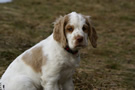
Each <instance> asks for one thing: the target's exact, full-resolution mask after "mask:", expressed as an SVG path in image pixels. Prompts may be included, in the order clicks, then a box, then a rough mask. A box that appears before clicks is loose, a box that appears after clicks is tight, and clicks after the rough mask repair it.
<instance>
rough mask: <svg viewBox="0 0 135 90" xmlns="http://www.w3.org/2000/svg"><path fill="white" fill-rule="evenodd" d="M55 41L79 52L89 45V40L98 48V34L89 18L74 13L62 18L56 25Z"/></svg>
mask: <svg viewBox="0 0 135 90" xmlns="http://www.w3.org/2000/svg"><path fill="white" fill-rule="evenodd" d="M53 37H54V39H55V40H56V41H57V42H59V43H60V44H61V46H62V47H63V48H65V47H66V46H68V47H69V48H70V49H71V50H79V49H80V48H83V47H85V46H87V45H88V38H89V40H90V42H91V44H92V46H93V47H94V48H96V46H97V33H96V31H95V29H94V27H93V26H92V25H91V22H90V18H89V16H84V15H81V14H78V13H76V12H72V13H70V14H68V15H65V16H64V17H62V16H61V17H60V18H58V19H57V20H56V22H55V23H54V32H53Z"/></svg>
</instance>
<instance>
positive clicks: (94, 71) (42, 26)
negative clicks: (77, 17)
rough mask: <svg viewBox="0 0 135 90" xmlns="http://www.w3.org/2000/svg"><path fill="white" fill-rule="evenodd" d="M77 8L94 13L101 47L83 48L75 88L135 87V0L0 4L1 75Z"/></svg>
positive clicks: (124, 89)
mask: <svg viewBox="0 0 135 90" xmlns="http://www.w3.org/2000/svg"><path fill="white" fill-rule="evenodd" d="M72 11H76V12H78V13H82V14H85V15H90V16H91V19H92V23H93V25H94V26H95V28H96V30H97V33H98V47H97V48H92V46H91V44H89V46H88V47H87V48H85V49H83V50H82V53H81V63H80V67H79V68H78V69H77V71H76V73H75V75H74V83H75V90H135V33H134V32H135V0H14V1H13V2H11V3H6V4H0V76H1V75H2V74H3V73H4V71H5V69H6V68H7V66H8V65H9V64H10V63H11V62H12V61H13V60H14V59H15V58H16V57H17V56H18V55H19V54H21V53H22V52H24V51H25V50H27V49H28V48H30V47H32V46H33V45H35V44H36V43H38V42H39V41H41V40H42V39H45V38H46V37H47V36H49V35H50V34H51V33H52V29H53V22H54V21H55V19H56V18H58V17H59V16H60V15H65V14H68V13H70V12H72Z"/></svg>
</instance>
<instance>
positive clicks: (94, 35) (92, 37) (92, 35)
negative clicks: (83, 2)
mask: <svg viewBox="0 0 135 90" xmlns="http://www.w3.org/2000/svg"><path fill="white" fill-rule="evenodd" d="M85 18H86V23H87V24H88V26H89V33H88V36H89V39H90V42H91V44H92V46H93V47H94V48H96V47H97V39H98V36H97V32H96V30H95V28H94V27H93V26H92V25H91V22H90V17H89V16H85Z"/></svg>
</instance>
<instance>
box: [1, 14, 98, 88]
mask: <svg viewBox="0 0 135 90" xmlns="http://www.w3.org/2000/svg"><path fill="white" fill-rule="evenodd" d="M88 38H89V39H90V42H91V44H92V46H93V47H96V46H97V44H96V41H97V34H96V31H95V29H94V28H93V27H92V25H91V22H90V19H89V16H84V15H81V14H78V13H76V12H72V13H70V14H68V15H65V16H64V17H62V16H61V17H60V18H59V19H57V20H56V22H55V23H54V30H53V33H52V35H50V36H49V37H48V38H46V39H45V40H43V41H41V42H39V43H38V44H36V45H35V46H33V47H32V48H30V49H28V50H26V51H25V52H24V53H23V54H21V55H20V56H18V57H17V58H16V59H15V60H14V61H13V62H12V63H11V64H10V65H9V67H8V68H7V70H6V71H5V73H4V74H3V76H2V78H1V82H2V83H1V84H2V88H4V89H3V90H74V85H73V80H72V75H73V72H74V70H75V68H76V67H77V66H78V64H79V61H80V56H79V50H80V49H81V48H83V47H86V46H87V45H88Z"/></svg>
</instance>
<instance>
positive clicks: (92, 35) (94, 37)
mask: <svg viewBox="0 0 135 90" xmlns="http://www.w3.org/2000/svg"><path fill="white" fill-rule="evenodd" d="M89 39H90V42H91V44H92V46H93V47H94V48H96V47H97V39H98V37H97V32H96V30H95V28H94V27H91V29H90V34H89Z"/></svg>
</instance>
